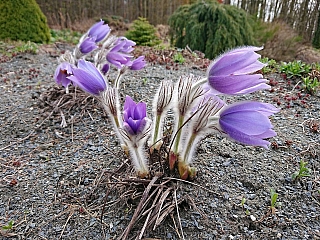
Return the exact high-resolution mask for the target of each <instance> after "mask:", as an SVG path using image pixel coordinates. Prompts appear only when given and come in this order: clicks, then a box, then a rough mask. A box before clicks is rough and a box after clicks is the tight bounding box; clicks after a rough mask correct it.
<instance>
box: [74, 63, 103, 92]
mask: <svg viewBox="0 0 320 240" xmlns="http://www.w3.org/2000/svg"><path fill="white" fill-rule="evenodd" d="M68 79H70V80H71V81H72V83H73V84H74V85H76V86H78V87H80V88H81V89H82V90H84V91H85V92H88V93H90V94H93V95H99V94H100V92H102V91H104V90H105V89H106V88H107V84H106V82H105V80H104V78H103V76H102V74H101V73H100V72H99V70H98V69H97V68H96V67H95V66H94V65H93V64H92V63H91V62H88V61H85V60H83V59H80V60H79V61H78V68H75V69H73V76H69V77H68Z"/></svg>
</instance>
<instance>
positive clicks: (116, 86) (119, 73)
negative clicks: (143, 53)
mask: <svg viewBox="0 0 320 240" xmlns="http://www.w3.org/2000/svg"><path fill="white" fill-rule="evenodd" d="M125 69H126V68H123V69H120V70H119V71H118V75H117V78H116V80H115V81H114V88H116V89H119V86H120V80H121V78H122V75H123V74H124V72H125Z"/></svg>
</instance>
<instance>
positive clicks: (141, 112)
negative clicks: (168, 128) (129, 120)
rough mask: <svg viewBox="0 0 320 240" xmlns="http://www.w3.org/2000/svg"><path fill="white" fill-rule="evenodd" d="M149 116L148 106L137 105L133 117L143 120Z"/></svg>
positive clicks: (143, 104)
mask: <svg viewBox="0 0 320 240" xmlns="http://www.w3.org/2000/svg"><path fill="white" fill-rule="evenodd" d="M146 115H147V104H146V103H144V102H139V103H137V105H136V107H135V108H134V112H133V117H134V119H142V118H145V117H146Z"/></svg>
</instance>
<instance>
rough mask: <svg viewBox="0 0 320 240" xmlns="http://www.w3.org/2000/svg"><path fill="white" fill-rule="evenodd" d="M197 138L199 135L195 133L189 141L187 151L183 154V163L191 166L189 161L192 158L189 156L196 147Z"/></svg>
mask: <svg viewBox="0 0 320 240" xmlns="http://www.w3.org/2000/svg"><path fill="white" fill-rule="evenodd" d="M196 137H197V134H196V133H195V132H193V133H192V135H191V136H190V138H189V140H188V144H187V146H186V150H185V152H184V154H183V158H182V161H183V162H185V163H186V164H189V161H188V159H189V157H190V156H189V154H190V152H191V149H192V147H193V145H194V142H195V139H196Z"/></svg>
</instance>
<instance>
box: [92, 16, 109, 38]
mask: <svg viewBox="0 0 320 240" xmlns="http://www.w3.org/2000/svg"><path fill="white" fill-rule="evenodd" d="M109 32H110V27H109V25H108V24H105V23H104V21H103V20H101V21H100V22H97V23H95V24H94V25H93V26H92V27H91V28H90V29H89V31H88V36H89V37H93V38H95V42H96V43H97V42H100V41H101V40H103V39H104V38H105V37H106V36H107V35H108V33H109Z"/></svg>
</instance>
